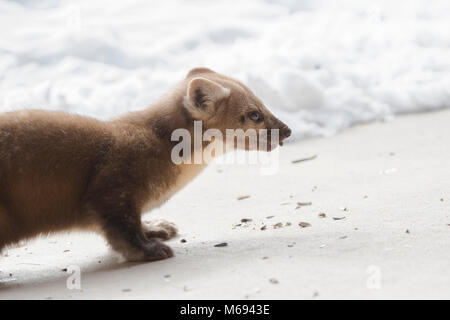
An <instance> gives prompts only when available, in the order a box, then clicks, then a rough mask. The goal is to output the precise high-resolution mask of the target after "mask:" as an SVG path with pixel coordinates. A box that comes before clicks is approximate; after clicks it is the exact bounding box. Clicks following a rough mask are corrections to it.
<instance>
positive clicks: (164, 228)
mask: <svg viewBox="0 0 450 320" xmlns="http://www.w3.org/2000/svg"><path fill="white" fill-rule="evenodd" d="M143 226H144V233H145V236H146V237H147V238H148V239H152V238H158V239H162V240H169V239H171V238H173V237H175V236H176V235H177V234H178V229H177V227H176V226H175V224H174V223H172V222H169V221H167V220H164V219H158V220H150V221H144V224H143Z"/></svg>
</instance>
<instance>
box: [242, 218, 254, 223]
mask: <svg viewBox="0 0 450 320" xmlns="http://www.w3.org/2000/svg"><path fill="white" fill-rule="evenodd" d="M251 221H252V219H249V218H242V219H241V222H244V223H245V222H251Z"/></svg>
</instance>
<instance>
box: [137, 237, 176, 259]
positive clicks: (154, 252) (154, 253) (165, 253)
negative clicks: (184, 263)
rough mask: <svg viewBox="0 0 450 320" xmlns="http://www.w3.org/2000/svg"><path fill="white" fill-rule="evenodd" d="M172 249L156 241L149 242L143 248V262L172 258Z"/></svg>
mask: <svg viewBox="0 0 450 320" xmlns="http://www.w3.org/2000/svg"><path fill="white" fill-rule="evenodd" d="M173 256H174V254H173V251H172V249H171V248H170V247H169V246H167V245H165V244H164V243H162V242H159V241H158V240H154V241H151V242H149V243H148V244H147V245H146V248H145V255H144V259H143V260H145V261H156V260H163V259H167V258H171V257H173Z"/></svg>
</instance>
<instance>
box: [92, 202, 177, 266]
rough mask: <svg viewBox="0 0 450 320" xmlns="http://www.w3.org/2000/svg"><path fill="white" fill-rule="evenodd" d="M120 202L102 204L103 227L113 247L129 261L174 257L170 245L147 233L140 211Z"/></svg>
mask: <svg viewBox="0 0 450 320" xmlns="http://www.w3.org/2000/svg"><path fill="white" fill-rule="evenodd" d="M119 202H121V205H119V206H117V204H116V205H115V206H114V207H110V208H108V207H109V206H102V209H101V213H100V215H101V221H102V228H103V231H104V234H105V236H106V239H107V240H108V242H109V244H110V245H111V247H112V248H113V249H114V250H116V251H118V252H120V253H121V254H123V256H124V257H125V258H126V259H127V260H128V261H155V260H162V259H167V258H170V257H172V256H173V251H172V249H171V248H170V247H168V246H167V245H165V244H163V243H162V242H161V241H159V240H158V239H155V238H149V237H147V236H146V235H145V230H144V228H143V226H142V223H141V215H140V213H139V211H138V210H136V209H134V206H133V205H132V204H130V203H127V202H122V201H119Z"/></svg>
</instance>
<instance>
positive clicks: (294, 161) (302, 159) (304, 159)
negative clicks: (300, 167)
mask: <svg viewBox="0 0 450 320" xmlns="http://www.w3.org/2000/svg"><path fill="white" fill-rule="evenodd" d="M315 158H317V155H313V156H311V157H307V158H301V159H296V160H292V161H291V162H292V163H299V162H304V161H309V160H314V159H315Z"/></svg>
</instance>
